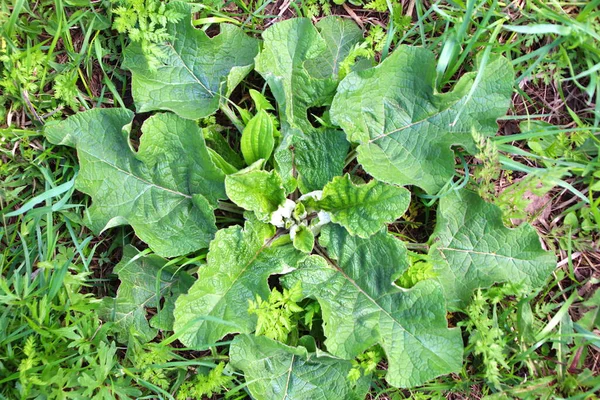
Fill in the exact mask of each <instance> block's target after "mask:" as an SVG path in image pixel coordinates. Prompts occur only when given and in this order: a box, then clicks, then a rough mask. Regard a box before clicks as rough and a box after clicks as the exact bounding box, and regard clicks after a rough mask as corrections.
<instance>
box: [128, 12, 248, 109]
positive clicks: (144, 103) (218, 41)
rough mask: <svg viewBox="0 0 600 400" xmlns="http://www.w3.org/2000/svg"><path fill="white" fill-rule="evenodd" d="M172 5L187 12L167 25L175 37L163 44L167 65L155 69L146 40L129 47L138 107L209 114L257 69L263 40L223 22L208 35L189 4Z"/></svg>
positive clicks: (170, 35)
mask: <svg viewBox="0 0 600 400" xmlns="http://www.w3.org/2000/svg"><path fill="white" fill-rule="evenodd" d="M167 7H168V8H169V9H172V10H174V11H176V12H178V13H180V14H183V15H185V17H184V18H182V19H181V20H180V21H179V22H177V23H169V24H167V34H168V35H169V37H170V39H169V40H168V41H167V42H165V43H164V44H162V45H158V46H159V48H160V50H161V51H162V52H163V53H164V54H165V57H164V60H161V61H163V64H162V65H160V66H158V67H157V68H153V67H152V66H151V65H150V63H149V62H148V60H147V58H146V57H147V56H146V55H145V54H144V52H143V49H142V45H141V43H140V42H132V43H131V44H130V45H129V46H128V47H127V49H126V50H125V56H124V61H123V67H124V68H127V69H129V70H130V71H131V74H132V92H133V98H134V99H135V104H136V108H137V111H138V112H145V111H152V110H170V111H173V112H175V113H176V114H178V115H179V116H181V117H183V118H188V119H198V118H203V117H206V116H209V115H211V114H212V113H214V112H215V111H216V110H217V109H218V108H219V105H220V103H221V102H223V101H224V100H223V97H226V96H229V94H230V93H231V91H233V89H234V88H235V87H236V86H237V85H238V83H239V82H241V80H242V79H243V78H244V77H245V76H246V75H247V74H248V72H250V71H251V70H252V65H253V62H254V57H255V56H256V54H257V53H258V40H256V39H253V38H251V37H249V36H247V35H246V34H245V33H244V31H243V29H241V28H238V27H236V26H234V25H227V24H221V25H219V26H220V29H221V32H220V34H219V35H217V36H215V37H212V38H211V37H208V35H207V34H206V33H205V32H204V31H201V30H198V29H195V28H194V27H193V26H192V24H191V11H190V7H189V6H188V5H187V4H185V3H182V2H173V3H170V4H169V5H168V6H167Z"/></svg>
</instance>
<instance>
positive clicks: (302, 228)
mask: <svg viewBox="0 0 600 400" xmlns="http://www.w3.org/2000/svg"><path fill="white" fill-rule="evenodd" d="M292 229H294V228H292ZM293 244H294V247H295V248H296V249H298V250H300V251H301V252H303V253H310V252H311V251H312V249H313V247H314V245H315V235H314V233H313V232H312V231H311V230H310V228H309V227H307V226H306V225H297V226H296V228H295V229H294V238H293Z"/></svg>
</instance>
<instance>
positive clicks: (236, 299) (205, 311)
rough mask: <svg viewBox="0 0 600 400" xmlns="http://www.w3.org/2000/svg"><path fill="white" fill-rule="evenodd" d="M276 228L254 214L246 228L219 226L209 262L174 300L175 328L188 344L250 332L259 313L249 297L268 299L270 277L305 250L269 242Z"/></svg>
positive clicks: (180, 337)
mask: <svg viewBox="0 0 600 400" xmlns="http://www.w3.org/2000/svg"><path fill="white" fill-rule="evenodd" d="M274 234H275V228H274V227H273V226H271V225H267V224H263V223H261V222H258V221H256V220H255V219H250V220H248V221H247V222H246V225H245V227H244V229H242V228H241V227H239V226H232V227H230V228H227V229H221V230H220V231H218V232H217V235H216V237H215V240H213V241H212V242H211V244H210V248H209V252H208V258H207V264H206V265H205V266H204V267H202V268H200V270H199V271H198V280H197V281H196V282H195V283H194V285H193V286H192V288H191V289H190V290H189V292H188V293H187V294H186V295H182V296H180V297H179V298H178V299H177V303H176V304H175V326H174V330H175V333H176V334H177V335H179V340H180V341H181V342H182V343H183V344H185V345H186V346H188V347H192V348H200V347H202V346H204V345H207V344H212V343H215V342H216V341H218V340H219V339H221V338H222V337H223V336H225V335H227V334H229V333H236V332H241V333H250V332H252V331H253V330H254V329H255V326H256V316H255V315H251V314H249V313H248V302H249V301H250V300H255V298H256V296H260V297H262V298H263V299H267V298H268V297H269V294H270V290H269V285H268V284H267V279H268V277H269V276H270V275H272V274H278V273H282V272H283V271H285V270H286V269H289V268H293V267H294V266H295V264H296V262H297V260H298V259H299V257H302V254H301V253H299V252H297V251H296V250H295V249H294V248H293V247H292V246H291V244H288V245H284V246H276V247H272V246H270V239H271V238H272V237H273V235H274Z"/></svg>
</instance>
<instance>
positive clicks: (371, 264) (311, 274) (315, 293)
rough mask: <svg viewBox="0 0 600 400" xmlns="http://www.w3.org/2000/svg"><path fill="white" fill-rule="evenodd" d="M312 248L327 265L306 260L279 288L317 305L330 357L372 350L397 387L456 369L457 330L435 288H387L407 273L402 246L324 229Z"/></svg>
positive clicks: (380, 236)
mask: <svg viewBox="0 0 600 400" xmlns="http://www.w3.org/2000/svg"><path fill="white" fill-rule="evenodd" d="M319 243H320V244H321V245H323V246H325V247H326V248H327V250H328V253H329V255H328V258H327V261H326V259H325V258H323V257H318V256H309V257H308V258H306V259H304V260H303V261H302V262H300V263H299V265H298V269H297V270H296V271H294V272H292V273H291V274H289V275H286V276H285V277H283V278H282V281H283V283H284V285H285V286H286V287H293V286H294V285H295V284H296V283H297V282H298V281H300V282H301V285H302V289H303V292H304V295H305V296H308V297H312V298H315V299H317V300H318V301H319V303H320V305H321V310H322V313H323V322H324V326H323V329H324V331H325V336H326V337H327V340H325V345H326V346H327V350H328V351H329V352H330V353H331V354H333V355H335V356H338V357H341V358H347V359H350V358H354V357H356V356H357V355H359V354H361V353H362V352H364V351H365V350H367V349H368V348H370V347H371V346H373V345H375V344H379V345H381V347H382V348H383V349H384V351H385V352H386V355H387V359H388V372H387V375H386V380H387V382H389V383H390V384H391V385H393V386H398V387H412V386H418V385H421V384H423V383H424V382H426V381H427V380H429V379H432V378H435V377H436V376H438V375H441V374H447V373H450V372H454V371H458V370H459V369H460V367H461V364H462V353H463V344H462V338H461V335H460V331H459V330H458V329H448V326H447V321H446V309H445V304H444V295H443V291H442V289H441V287H440V285H439V284H438V283H437V282H435V281H431V280H428V281H422V282H419V283H417V284H416V285H415V286H414V287H413V288H411V289H401V288H399V287H397V286H395V285H394V284H393V282H394V281H395V280H396V278H397V277H398V276H399V275H400V274H401V273H402V272H403V271H404V270H405V269H406V268H407V266H408V262H407V260H406V249H405V247H404V245H403V244H402V242H400V241H399V240H397V239H395V238H394V237H393V236H391V235H389V234H388V233H386V232H384V231H381V232H379V233H377V234H376V235H374V236H372V237H371V238H369V239H361V238H359V237H356V236H351V235H350V234H349V233H347V232H346V230H345V229H344V228H342V227H340V226H337V225H327V226H325V227H324V228H323V232H322V233H321V236H320V239H319Z"/></svg>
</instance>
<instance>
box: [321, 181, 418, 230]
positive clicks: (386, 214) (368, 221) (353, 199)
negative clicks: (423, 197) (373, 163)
mask: <svg viewBox="0 0 600 400" xmlns="http://www.w3.org/2000/svg"><path fill="white" fill-rule="evenodd" d="M409 203H410V192H409V191H408V190H406V189H405V188H403V187H398V186H393V185H388V184H385V183H382V182H378V181H376V180H372V181H371V182H369V183H366V184H364V185H355V184H354V183H352V181H351V180H350V175H345V176H341V177H336V178H334V179H333V181H331V182H330V183H328V184H327V185H325V187H324V188H323V197H322V198H321V200H319V201H318V202H317V203H316V206H317V207H318V208H320V209H321V210H324V211H327V212H328V213H329V214H330V215H331V220H332V221H333V222H336V223H338V224H340V225H342V226H343V227H344V228H346V230H348V232H350V233H351V234H353V235H357V236H360V237H362V238H367V237H369V236H371V235H373V234H374V233H376V232H377V231H379V230H381V228H382V227H383V225H384V224H386V223H388V224H389V223H392V222H394V221H395V220H396V219H397V218H400V217H401V216H402V214H404V213H405V212H406V210H407V209H408V205H409Z"/></svg>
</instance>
